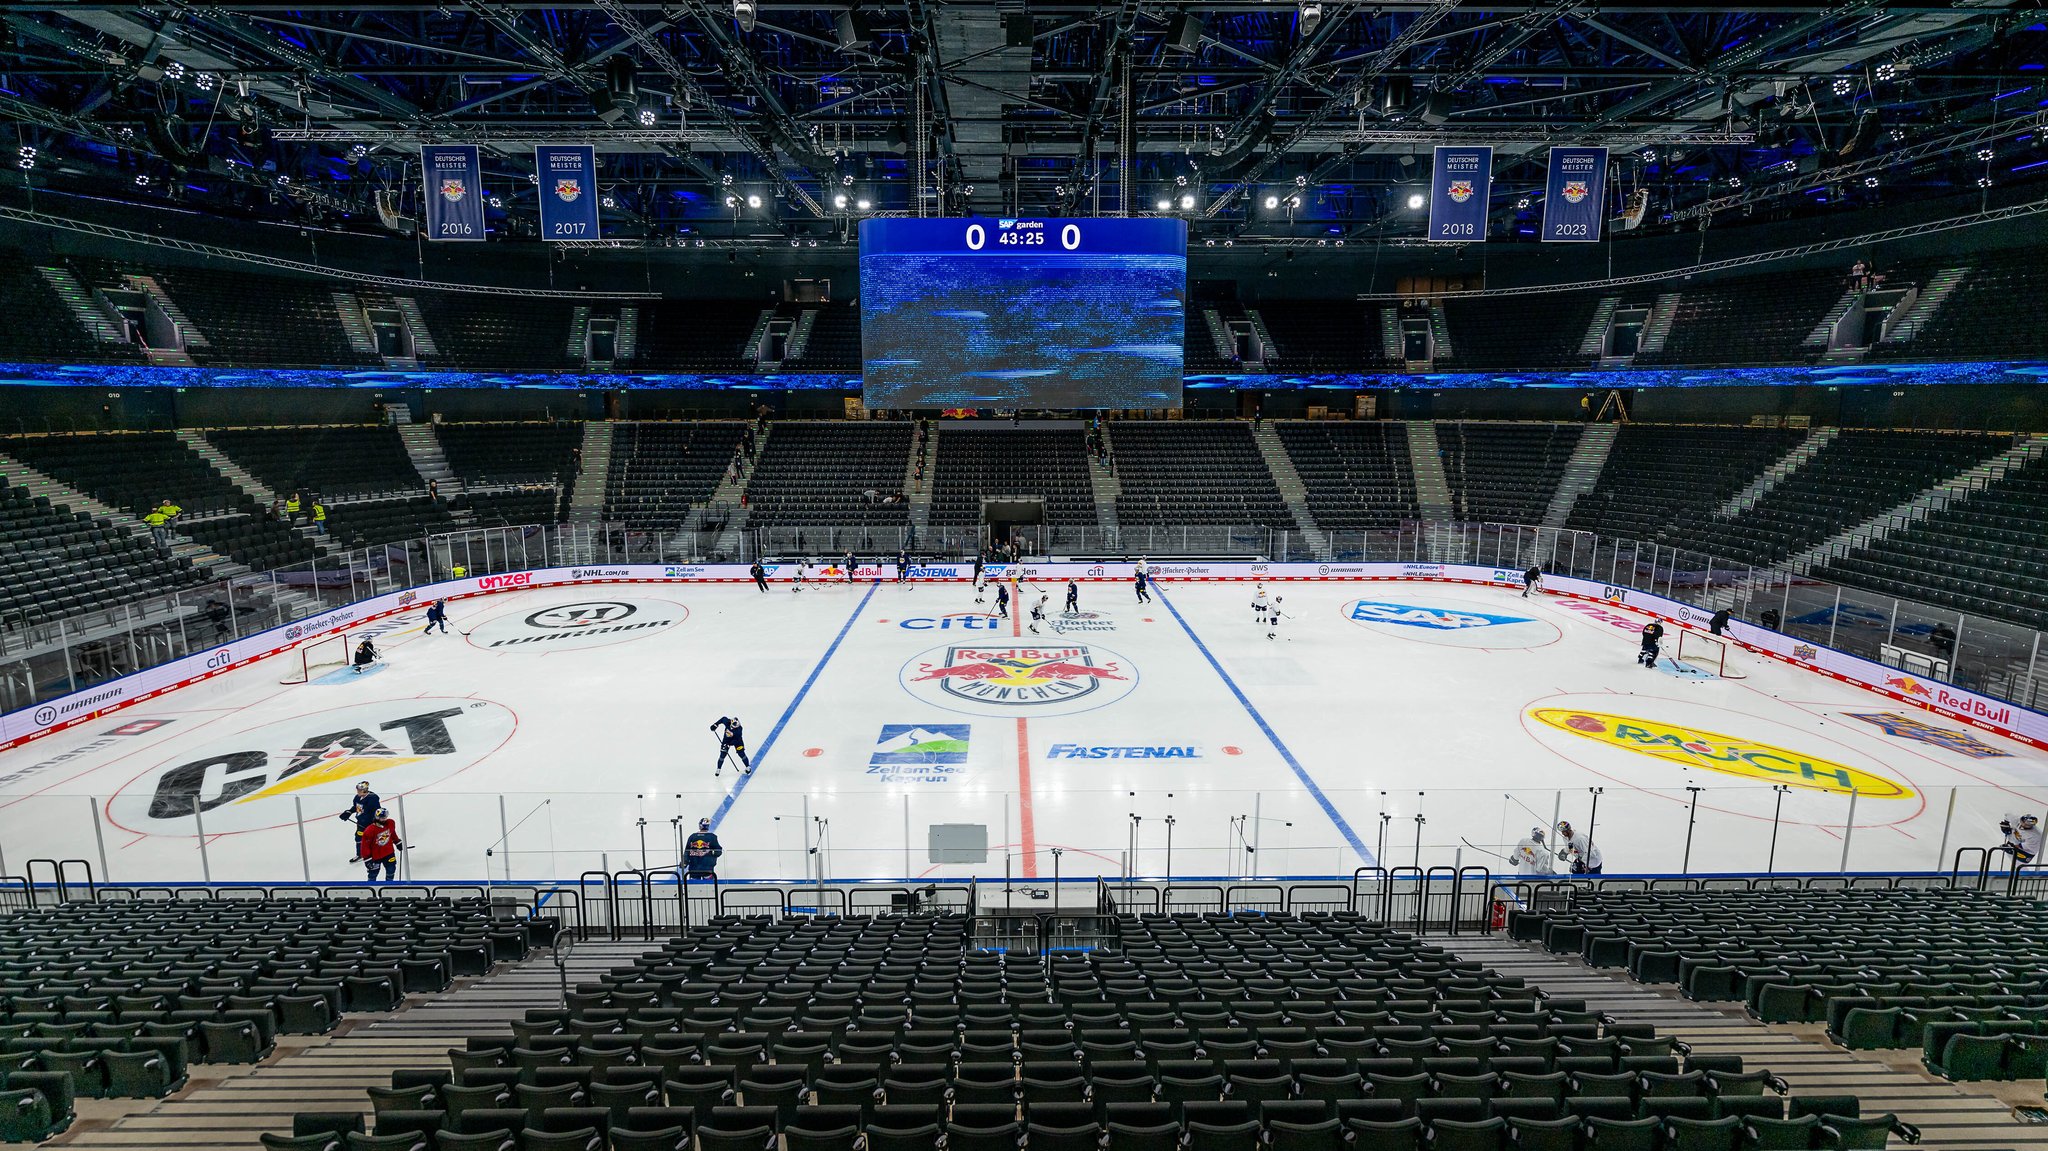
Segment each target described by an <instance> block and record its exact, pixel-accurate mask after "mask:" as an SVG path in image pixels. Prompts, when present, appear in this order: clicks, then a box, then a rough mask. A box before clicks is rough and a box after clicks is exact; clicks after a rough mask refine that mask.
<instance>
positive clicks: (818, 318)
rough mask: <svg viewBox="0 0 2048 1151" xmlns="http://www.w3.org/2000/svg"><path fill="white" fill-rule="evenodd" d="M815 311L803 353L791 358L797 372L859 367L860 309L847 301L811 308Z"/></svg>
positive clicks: (840, 370) (850, 370) (791, 368)
mask: <svg viewBox="0 0 2048 1151" xmlns="http://www.w3.org/2000/svg"><path fill="white" fill-rule="evenodd" d="M809 310H810V311H812V312H815V313H816V315H815V317H814V318H813V319H812V321H811V332H810V336H809V337H808V338H807V340H806V341H805V344H804V353H803V355H802V356H800V357H798V358H797V359H795V360H792V361H790V363H789V364H788V368H789V370H791V371H797V372H858V371H860V366H861V365H860V312H859V311H857V310H855V309H854V308H852V307H850V306H848V305H845V304H838V305H826V306H824V307H818V308H812V309H809Z"/></svg>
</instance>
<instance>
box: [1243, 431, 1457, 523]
mask: <svg viewBox="0 0 2048 1151" xmlns="http://www.w3.org/2000/svg"><path fill="white" fill-rule="evenodd" d="M1273 430H1274V431H1275V432H1276V433H1278V434H1279V436H1280V443H1281V445H1282V446H1283V447H1285V448H1286V449H1287V458H1288V459H1289V460H1290V461H1291V462H1292V463H1293V464H1294V470H1295V471H1296V472H1298V473H1300V475H1301V482H1302V486H1303V487H1304V488H1305V489H1306V490H1307V492H1308V510H1309V513H1310V514H1311V515H1313V516H1314V517H1315V521H1316V526H1317V527H1320V528H1322V529H1323V530H1324V531H1359V530H1362V529H1366V528H1387V527H1395V526H1398V525H1399V524H1400V522H1401V521H1402V520H1412V519H1416V518H1418V517H1419V516H1420V514H1421V512H1420V510H1419V509H1418V508H1417V507H1416V503H1415V476H1414V472H1413V469H1412V468H1411V467H1410V466H1409V462H1408V432H1407V429H1406V428H1405V427H1403V426H1402V425H1401V424H1398V423H1395V422H1393V421H1391V420H1373V421H1366V422H1354V421H1351V420H1322V421H1317V422H1314V423H1301V422H1296V421H1293V420H1288V421H1282V422H1277V423H1275V424H1274V425H1273Z"/></svg>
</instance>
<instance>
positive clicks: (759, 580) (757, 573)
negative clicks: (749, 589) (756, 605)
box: [747, 560, 768, 592]
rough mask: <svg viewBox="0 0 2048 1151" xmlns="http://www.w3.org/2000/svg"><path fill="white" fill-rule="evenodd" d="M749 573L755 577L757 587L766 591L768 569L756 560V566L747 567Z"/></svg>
mask: <svg viewBox="0 0 2048 1151" xmlns="http://www.w3.org/2000/svg"><path fill="white" fill-rule="evenodd" d="M747 574H748V575H750V576H753V577H754V586H755V587H757V588H760V589H761V590H762V591H764V592H765V591H767V590H768V569H767V568H764V567H762V566H761V562H760V561H759V560H756V561H754V566H752V567H750V568H748V569H747Z"/></svg>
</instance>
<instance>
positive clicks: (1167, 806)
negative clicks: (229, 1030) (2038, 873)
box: [0, 582, 2048, 881]
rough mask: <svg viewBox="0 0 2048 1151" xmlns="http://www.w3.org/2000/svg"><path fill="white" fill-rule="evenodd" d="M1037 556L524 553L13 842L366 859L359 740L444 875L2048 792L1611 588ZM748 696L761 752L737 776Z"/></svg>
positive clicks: (1971, 804) (186, 720) (1987, 819)
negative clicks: (692, 854) (1013, 566)
mask: <svg viewBox="0 0 2048 1151" xmlns="http://www.w3.org/2000/svg"><path fill="white" fill-rule="evenodd" d="M1043 590H1044V591H1045V592H1047V593H1049V594H1050V596H1051V599H1050V603H1049V605H1048V606H1049V611H1050V618H1049V620H1048V623H1047V624H1046V625H1042V626H1041V627H1040V632H1039V634H1036V635H1034V634H1032V633H1031V631H1030V630H1029V628H1028V626H1026V621H1023V620H1019V619H1015V618H1012V619H1007V620H1005V619H998V618H995V617H993V616H991V615H990V614H988V613H989V612H990V611H991V610H992V608H993V595H992V594H991V596H990V602H989V603H988V604H977V603H976V601H975V596H974V592H973V590H972V589H971V587H968V586H965V585H962V584H959V583H915V584H896V583H866V582H862V583H856V584H846V583H833V584H828V585H822V586H819V585H813V586H812V587H810V588H809V589H808V590H805V591H802V592H800V593H798V592H792V591H791V590H790V588H789V585H787V584H779V585H776V586H775V587H774V588H773V590H772V591H770V592H768V593H762V592H760V591H758V590H756V589H755V588H753V587H751V586H735V585H731V584H720V585H705V584H673V585H664V584H621V585H605V586H586V587H565V588H553V589H546V590H535V591H524V592H514V593H507V594H501V595H493V596H486V597H479V598H475V599H471V600H467V601H463V602H460V603H457V604H455V605H453V606H452V609H451V613H452V620H453V624H454V628H455V632H454V633H451V634H448V635H445V636H444V635H424V634H422V631H421V626H422V622H423V613H420V612H411V613H408V614H406V615H404V616H401V617H397V618H395V619H393V620H389V621H384V622H382V623H379V624H377V625H374V626H373V628H372V629H371V630H373V631H375V632H377V633H379V640H378V642H379V643H380V644H381V645H382V646H383V648H384V649H385V652H386V653H387V655H388V661H387V662H386V663H385V664H384V665H382V666H380V667H377V668H375V669H373V670H372V672H371V673H370V674H368V675H364V676H356V675H352V674H349V673H348V672H345V671H344V672H340V673H338V674H328V675H322V676H319V677H318V678H316V679H315V681H314V682H312V683H308V684H304V685H294V686H285V685H282V684H280V682H279V680H280V679H281V678H282V677H283V676H284V674H285V673H286V672H287V671H288V670H292V669H294V668H296V667H297V666H298V662H299V661H298V658H297V656H296V655H293V654H290V653H287V654H286V655H282V656H278V657H274V658H272V659H268V660H264V661H261V662H259V663H256V664H254V665H252V666H250V667H247V668H244V669H240V670H237V671H234V672H232V673H229V674H227V675H224V676H220V677H217V678H215V679H211V680H207V681H204V682H202V683H199V684H197V685H194V686H192V687H189V688H186V689H183V690H180V691H177V692H173V693H171V694H169V695H167V696H164V697H161V698H159V699H156V700H152V701H148V702H145V703H142V704H139V705H137V706H134V707H130V708H127V709H125V710H122V711H119V712H116V713H114V714H112V715H109V716H107V717H105V718H103V719H101V720H99V721H97V722H94V723H89V724H85V725H82V726H81V727H79V728H76V729H73V730H68V731H65V732H62V733H60V734H58V735H54V736H51V737H49V738H46V739H42V740H38V741H36V742H34V743H31V744H29V745H27V746H25V747H22V748H19V749H17V750H14V751H11V752H8V753H6V754H5V755H0V855H4V861H0V862H4V870H9V871H13V872H15V873H19V872H20V870H21V869H22V867H23V865H24V863H25V862H26V861H27V860H29V859H30V858H37V857H40V858H67V857H68V858H80V859H88V860H92V861H93V862H94V866H95V868H96V869H98V868H99V866H100V860H102V859H104V862H105V872H104V874H105V875H107V876H108V877H110V878H112V879H114V880H117V881H196V880H199V879H200V878H201V877H202V874H208V873H210V875H211V876H212V878H213V879H215V880H276V881H289V880H297V879H299V878H300V877H301V876H302V874H310V876H311V877H312V878H313V879H316V880H345V879H360V878H361V877H362V871H361V869H360V868H359V867H356V866H353V865H350V864H349V863H348V862H347V861H348V858H349V856H350V855H351V854H352V851H351V837H350V827H349V825H347V824H345V823H343V822H341V821H340V820H339V819H338V818H337V815H338V813H339V812H340V811H341V810H342V808H343V807H345V806H346V804H347V802H348V798H349V796H350V794H351V790H352V787H353V785H354V783H355V782H356V781H357V780H359V779H364V780H368V781H369V782H370V783H371V785H372V787H373V788H375V789H376V791H377V792H378V793H379V794H380V795H381V796H382V797H383V799H384V802H385V803H386V805H387V806H388V807H390V808H392V810H393V811H394V813H395V814H397V815H399V816H400V818H401V823H402V831H403V834H404V837H405V839H406V840H407V841H408V842H409V843H411V844H412V845H413V846H412V850H411V851H409V852H408V853H407V857H406V867H407V872H406V874H408V875H409V876H410V878H412V879H414V880H444V879H445V880H477V879H482V878H484V877H485V876H486V875H487V874H488V875H490V876H491V877H494V878H500V879H503V878H507V877H510V878H514V879H519V880H534V879H545V878H564V879H570V880H573V879H574V878H575V877H576V876H577V875H578V874H579V873H582V872H584V871H587V870H594V869H599V868H609V869H611V870H615V871H616V870H618V869H621V868H626V867H637V866H640V865H642V863H643V860H644V862H645V863H647V864H652V865H656V866H659V865H663V864H668V863H672V862H674V860H675V859H676V857H677V843H678V837H679V832H680V831H681V830H683V829H687V828H692V827H694V826H695V824H696V821H697V820H698V819H699V818H700V817H709V818H711V819H713V820H714V821H715V823H716V829H717V832H718V834H719V836H720V838H721V839H722V841H723V843H724V845H725V847H726V849H727V853H726V856H725V860H724V864H723V866H722V867H721V869H720V870H721V875H722V876H724V877H727V878H788V879H797V878H805V877H808V876H809V875H810V874H811V870H810V869H811V868H812V867H813V866H821V867H822V868H823V870H824V873H825V874H826V876H828V877H829V878H834V879H842V878H857V877H867V878H885V877H886V878H898V877H923V876H931V877H941V876H964V875H979V876H982V877H984V878H988V877H996V878H999V877H1001V876H1002V875H1003V873H1004V868H1005V865H1006V861H1007V864H1008V866H1009V867H1010V868H1011V869H1012V872H1013V874H1014V875H1016V876H1019V877H1031V876H1038V877H1049V876H1050V875H1051V874H1052V872H1053V869H1054V867H1055V864H1056V863H1057V866H1058V867H1059V869H1060V873H1061V875H1062V876H1064V877H1067V878H1077V877H1090V878H1092V877H1094V876H1096V875H1116V874H1120V873H1124V872H1126V871H1128V872H1130V873H1132V874H1138V875H1154V876H1156V875H1165V874H1169V873H1170V874H1172V875H1174V876H1176V877H1197V876H1244V875H1263V876H1305V875H1338V876H1349V875H1350V874H1351V873H1352V872H1353V870H1354V869H1356V868H1360V867H1364V866H1369V865H1372V864H1374V863H1375V862H1379V863H1382V864H1384V865H1386V866H1390V867H1391V866H1408V865H1411V864H1414V863H1416V862H1417V861H1418V860H1419V862H1420V863H1421V865H1423V866H1435V865H1449V864H1453V863H1462V864H1468V865H1469V864H1490V865H1495V866H1498V867H1500V868H1501V869H1502V870H1506V867H1505V864H1504V863H1502V862H1501V861H1500V860H1499V858H1498V853H1503V852H1505V851H1506V850H1508V848H1509V846H1510V845H1512V844H1514V843H1515V842H1516V841H1517V840H1519V839H1521V838H1522V837H1523V836H1524V835H1525V834H1527V832H1528V830H1529V828H1530V827H1531V825H1532V824H1539V823H1540V824H1544V825H1549V824H1551V823H1552V822H1553V821H1554V820H1555V819H1556V818H1558V817H1562V818H1564V819H1568V820H1570V821H1571V822H1572V823H1573V824H1574V825H1575V826H1577V827H1579V828H1580V829H1581V830H1582V831H1583V830H1585V829H1586V828H1587V826H1588V825H1589V824H1591V826H1592V830H1593V838H1594V840H1595V842H1596V843H1597V845H1598V846H1599V848H1600V850H1601V852H1602V854H1603V855H1604V856H1605V861H1606V867H1607V872H1608V874H1618V873H1676V872H1679V871H1680V870H1681V869H1682V868H1689V869H1690V870H1691V871H1692V872H1694V873H1700V872H1722V871H1759V870H1763V869H1764V868H1765V867H1766V866H1767V865H1768V866H1774V867H1775V868H1776V869H1778V870H1781V871H1791V870H1799V871H1835V870H1837V869H1839V868H1841V867H1842V866H1843V863H1844V856H1845V848H1846V856H1847V866H1848V868H1849V869H1850V870H1871V871H1875V870H1887V871H1890V870H1935V869H1945V868H1946V867H1947V857H1948V856H1949V855H1951V854H1952V853H1953V852H1954V851H1955V850H1956V849H1957V848H1958V847H1962V846H1981V845H1985V844H1988V843H1992V842H1995V841H1996V839H1997V838H1998V836H1997V831H1996V824H1997V822H1998V819H1999V817H2000V816H2001V815H2002V814H2004V813H2007V812H2012V813H2018V812H2027V811H2032V812H2036V813H2039V812H2042V811H2043V809H2044V807H2048V798H2044V797H2048V762H2044V760H2048V756H2044V754H2043V753H2041V752H2039V751H2036V750H2034V749H2032V748H2029V747H2026V746H2024V745H2021V744H2018V743H2014V742H2010V741H2006V740H2003V739H2001V738H1999V737H1997V736H1994V735H1991V734H1988V733H1985V732H1982V731H1978V730H1974V729H1972V728H1968V727H1965V726H1963V725H1961V724H1959V723H1957V722H1956V721H1954V720H1951V719H1947V718H1944V717H1941V716H1938V715H1935V714H1934V713H1931V712H1928V711H1924V710H1921V709H1918V708H1915V707H1912V706H1910V705H1907V704H1903V703H1900V702H1897V701H1894V700H1890V699H1886V698H1883V697H1880V696H1878V695H1875V694H1873V693H1870V692H1867V691H1864V690H1861V689H1859V688H1855V687H1852V686H1850V685H1848V684H1844V683H1840V682H1836V681H1834V680H1831V679H1828V678H1825V677H1823V676H1820V675H1816V674H1813V673H1811V672H1807V671H1803V670H1800V669H1797V668H1794V667H1791V666H1789V665H1785V664H1781V663H1778V662H1776V661H1772V660H1768V659H1765V658H1763V657H1760V656H1754V655H1748V654H1743V653H1738V654H1737V655H1736V656H1735V657H1734V658H1735V660H1736V661H1737V663H1738V666H1739V667H1740V669H1741V670H1742V671H1743V672H1744V673H1746V678H1742V679H1733V678H1730V679H1719V678H1713V677H1708V676H1701V675H1697V674H1690V673H1687V672H1685V671H1684V670H1683V669H1681V668H1679V667H1677V666H1676V665H1674V664H1672V663H1671V661H1670V660H1669V659H1668V658H1667V660H1666V661H1665V663H1664V664H1662V665H1660V666H1659V667H1658V668H1657V669H1654V670H1652V669H1646V668H1643V667H1641V666H1639V665H1638V664H1637V663H1636V662H1635V656H1636V650H1637V644H1636V637H1635V631H1636V628H1637V627H1638V626H1639V625H1640V623H1641V622H1642V620H1643V619H1644V618H1645V617H1641V616H1638V615H1636V614H1635V613H1633V612H1631V611H1629V610H1628V609H1626V608H1622V607H1618V606H1614V605H1608V604H1596V603H1591V602H1587V601H1582V600H1570V599H1565V598H1562V597H1556V596H1545V595H1538V596H1536V597H1534V598H1529V599H1524V598H1523V597H1522V596H1521V595H1520V594H1519V593H1518V592H1516V591H1511V590H1505V589H1501V588H1497V587H1481V586H1467V585H1458V584H1448V583H1424V582H1416V583H1390V582H1352V583H1344V582H1310V583H1285V584H1276V585H1272V586H1270V587H1269V588H1268V592H1269V594H1276V595H1277V596H1279V597H1280V606H1281V608H1282V610H1283V611H1284V612H1285V618H1284V619H1283V620H1282V621H1281V623H1280V625H1279V628H1278V635H1277V636H1276V637H1275V638H1272V639H1268V638H1267V629H1266V628H1265V627H1262V626H1260V625H1259V624H1258V623H1257V622H1256V621H1255V620H1254V618H1253V613H1252V610H1251V600H1252V596H1253V588H1252V587H1251V585H1249V584H1243V583H1207V582H1197V583H1167V584H1165V585H1163V586H1162V587H1160V589H1159V591H1158V593H1157V594H1156V596H1155V599H1154V601H1153V602H1152V603H1149V604H1141V603H1137V602H1135V601H1134V596H1133V593H1132V590H1131V587H1130V586H1129V585H1128V584H1126V583H1121V582H1118V583H1103V582H1090V583H1083V584H1082V585H1081V587H1080V606H1081V609H1082V611H1081V613H1080V614H1079V615H1078V616H1074V617H1071V618H1062V617H1061V616H1060V613H1059V608H1060V606H1061V600H1062V598H1063V593H1064V585H1062V584H1047V585H1045V586H1044V588H1043ZM1022 594H1023V598H1024V599H1025V601H1026V602H1027V603H1029V602H1031V601H1033V600H1035V599H1036V594H1037V593H1036V591H1034V590H1033V589H1032V588H1031V587H1030V586H1029V585H1027V586H1026V588H1025V589H1024V591H1023V593H1022ZM1015 614H1017V613H1016V612H1015V611H1014V610H1013V615H1015ZM1055 624H1056V625H1058V626H1057V628H1055V626H1053V625H1055ZM1666 650H1667V656H1668V654H1669V651H1670V645H1667V649H1666ZM724 715H733V716H737V717H739V718H740V719H741V720H742V721H743V722H744V724H745V728H746V732H747V737H748V743H749V750H750V751H751V753H752V756H753V762H754V768H755V770H754V772H753V774H752V775H748V776H742V775H740V774H738V773H737V771H736V770H735V769H734V768H733V767H731V766H728V767H727V768H726V769H725V770H724V772H723V773H722V774H721V775H717V776H714V774H713V765H714V761H715V760H716V757H717V744H716V741H715V739H714V737H713V736H712V734H711V733H710V731H709V730H708V727H709V725H710V724H711V722H712V721H713V720H715V719H717V718H718V717H720V716H724ZM1774 785H1782V786H1783V787H1784V790H1783V791H1780V790H1777V789H1776V788H1774ZM1595 788H1598V789H1601V790H1600V791H1599V792H1598V793H1597V794H1596V793H1595V792H1594V791H1593V790H1592V789H1595ZM1688 788H1697V789H1699V790H1697V791H1690V790H1688ZM1852 791H1853V792H1854V795H1853V798H1852V794H1851V792H1852ZM195 799H196V801H197V806H198V807H199V809H200V810H199V814H198V815H197V816H196V817H195V816H194V815H193V814H192V808H193V806H194V801H195ZM1596 801H1597V805H1598V806H1597V813H1596V812H1595V803H1596ZM1852 806H1853V815H1852ZM1418 817H1419V818H1418ZM202 822H203V825H204V858H203V859H202V854H201V842H202V840H201V835H200V825H201V823H202ZM982 844H985V856H984V857H983V861H982V862H935V860H936V859H945V858H949V856H948V855H947V853H948V852H964V853H965V854H966V855H967V856H969V857H973V856H974V854H975V851H976V848H977V846H979V845H982ZM818 845H822V846H821V847H819V848H818V850H817V851H816V854H815V855H812V854H808V853H807V848H811V847H814V846H818ZM487 851H489V852H491V854H490V855H488V856H487V855H486V852H487ZM1055 851H1057V852H1058V853H1059V854H1058V856H1057V859H1056V857H1055V855H1054V852H1055ZM1169 851H1170V858H1169ZM643 853H644V854H643ZM814 860H815V864H814V862H813V861H814Z"/></svg>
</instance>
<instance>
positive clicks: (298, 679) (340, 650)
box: [277, 631, 349, 683]
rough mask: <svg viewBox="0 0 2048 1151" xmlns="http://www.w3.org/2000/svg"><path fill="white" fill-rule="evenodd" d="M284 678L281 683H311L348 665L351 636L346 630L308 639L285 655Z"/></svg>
mask: <svg viewBox="0 0 2048 1151" xmlns="http://www.w3.org/2000/svg"><path fill="white" fill-rule="evenodd" d="M285 658H286V659H287V660H290V661H291V662H290V663H288V664H287V665H286V670H285V673H284V678H282V679H280V680H278V681H277V682H279V683H310V682H312V681H313V680H316V679H318V678H320V677H321V676H323V675H326V674H327V673H328V672H330V671H335V670H337V669H339V668H344V667H347V666H348V660H349V637H348V633H347V632H345V631H339V632H335V633H334V634H333V635H330V636H322V637H321V638H319V639H312V640H307V641H306V642H305V643H302V644H300V645H299V646H298V647H296V648H294V649H292V652H291V654H290V655H287V656H286V657H285Z"/></svg>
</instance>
